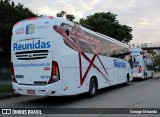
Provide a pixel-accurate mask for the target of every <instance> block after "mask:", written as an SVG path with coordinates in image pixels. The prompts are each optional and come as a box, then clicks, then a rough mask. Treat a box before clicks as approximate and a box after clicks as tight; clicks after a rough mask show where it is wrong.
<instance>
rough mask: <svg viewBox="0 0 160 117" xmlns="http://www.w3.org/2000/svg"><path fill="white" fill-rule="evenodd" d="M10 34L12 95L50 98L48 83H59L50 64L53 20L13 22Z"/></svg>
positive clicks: (56, 74)
mask: <svg viewBox="0 0 160 117" xmlns="http://www.w3.org/2000/svg"><path fill="white" fill-rule="evenodd" d="M12 33H13V35H12V42H11V57H12V59H11V60H12V80H13V82H12V84H13V91H14V92H15V93H19V94H23V95H51V94H52V93H53V94H54V93H55V92H56V89H54V90H53V86H52V85H53V84H52V83H53V82H56V81H58V80H59V75H58V64H57V63H56V62H55V61H53V46H52V43H53V17H37V18H29V19H27V20H24V21H21V22H17V23H16V24H15V26H14V27H13V31H12ZM56 85H58V83H56Z"/></svg>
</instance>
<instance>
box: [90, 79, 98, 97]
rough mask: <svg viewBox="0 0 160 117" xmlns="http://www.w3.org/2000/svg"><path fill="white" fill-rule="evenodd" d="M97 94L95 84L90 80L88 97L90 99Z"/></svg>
mask: <svg viewBox="0 0 160 117" xmlns="http://www.w3.org/2000/svg"><path fill="white" fill-rule="evenodd" d="M96 92H97V84H96V81H95V79H94V78H92V79H91V80H90V84H89V91H88V97H90V98H92V97H94V96H95V95H96Z"/></svg>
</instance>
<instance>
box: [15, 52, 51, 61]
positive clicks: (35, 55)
mask: <svg viewBox="0 0 160 117" xmlns="http://www.w3.org/2000/svg"><path fill="white" fill-rule="evenodd" d="M15 54H16V57H17V59H18V60H34V59H44V58H47V55H48V50H35V51H23V52H16V53H15Z"/></svg>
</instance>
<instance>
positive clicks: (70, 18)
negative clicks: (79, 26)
mask: <svg viewBox="0 0 160 117" xmlns="http://www.w3.org/2000/svg"><path fill="white" fill-rule="evenodd" d="M66 19H68V20H69V21H71V22H73V20H74V19H75V17H74V15H72V14H67V15H66Z"/></svg>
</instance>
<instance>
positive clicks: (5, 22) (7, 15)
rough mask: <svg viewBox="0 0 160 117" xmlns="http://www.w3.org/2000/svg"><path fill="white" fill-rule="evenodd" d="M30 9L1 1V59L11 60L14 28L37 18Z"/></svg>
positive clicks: (4, 0) (7, 0)
mask: <svg viewBox="0 0 160 117" xmlns="http://www.w3.org/2000/svg"><path fill="white" fill-rule="evenodd" d="M35 16H36V15H35V14H34V13H32V11H30V10H29V9H28V8H24V7H23V5H22V4H20V3H19V4H18V5H15V3H14V2H13V1H12V2H11V1H10V0H0V40H1V41H0V50H2V51H0V57H1V58H10V55H11V54H10V51H11V49H10V46H11V36H12V28H13V26H14V24H15V23H16V22H17V21H20V20H23V19H26V18H30V17H35Z"/></svg>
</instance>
